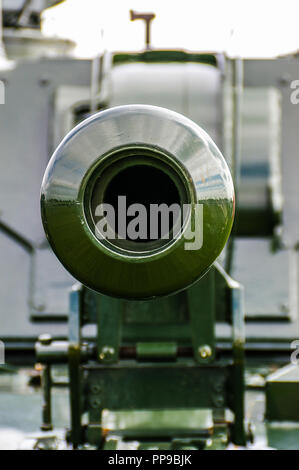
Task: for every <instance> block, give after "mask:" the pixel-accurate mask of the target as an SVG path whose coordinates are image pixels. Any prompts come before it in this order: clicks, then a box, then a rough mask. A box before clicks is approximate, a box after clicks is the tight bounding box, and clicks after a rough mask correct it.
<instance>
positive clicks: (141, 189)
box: [94, 165, 181, 243]
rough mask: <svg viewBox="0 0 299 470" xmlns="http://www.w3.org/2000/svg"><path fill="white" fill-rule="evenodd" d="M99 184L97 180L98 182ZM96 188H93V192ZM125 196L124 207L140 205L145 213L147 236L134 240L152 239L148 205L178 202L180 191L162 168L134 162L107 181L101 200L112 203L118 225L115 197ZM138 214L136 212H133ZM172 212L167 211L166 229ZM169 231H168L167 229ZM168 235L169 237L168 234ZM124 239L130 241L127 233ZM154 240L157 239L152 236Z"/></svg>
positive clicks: (160, 231) (159, 224)
mask: <svg viewBox="0 0 299 470" xmlns="http://www.w3.org/2000/svg"><path fill="white" fill-rule="evenodd" d="M99 184H100V182H99ZM95 190H96V187H95V188H94V191H95ZM119 196H126V206H127V208H128V207H129V206H130V205H131V204H135V203H138V204H142V205H143V206H144V207H145V208H146V213H147V238H146V239H144V238H142V239H141V238H137V239H134V240H133V241H134V242H142V243H146V242H151V241H153V240H152V239H151V238H150V205H151V204H158V205H160V204H166V205H167V206H171V205H172V204H178V205H180V204H181V200H180V195H179V191H178V189H177V186H176V184H175V183H174V181H173V180H172V178H171V177H170V176H169V175H168V174H167V173H166V172H164V171H163V170H161V169H159V168H156V167H153V166H149V165H135V166H130V167H127V168H125V169H123V170H121V171H120V172H119V173H117V174H116V175H115V176H114V177H113V178H112V179H111V181H110V182H109V183H108V185H107V188H106V190H105V192H104V201H103V202H104V203H108V204H110V205H112V206H113V208H114V211H115V227H116V232H117V227H118V197H119ZM136 215H137V214H136ZM136 215H134V216H127V219H126V220H127V226H128V224H129V222H130V221H131V220H133V219H135V217H136ZM174 222H175V220H174V217H173V213H172V212H171V211H170V216H169V229H170V230H171V229H172V227H173V225H174ZM161 228H162V227H161V215H160V214H159V219H158V238H161V237H162V230H161ZM167 234H168V232H167ZM169 238H171V237H169ZM126 239H127V240H132V239H131V238H130V236H129V235H127V238H126ZM155 239H156V238H155Z"/></svg>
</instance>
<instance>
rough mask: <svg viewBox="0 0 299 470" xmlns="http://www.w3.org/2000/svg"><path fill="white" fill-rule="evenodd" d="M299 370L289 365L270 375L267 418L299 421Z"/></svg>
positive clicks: (267, 388)
mask: <svg viewBox="0 0 299 470" xmlns="http://www.w3.org/2000/svg"><path fill="white" fill-rule="evenodd" d="M298 396H299V368H298V365H296V364H289V365H287V366H285V367H282V368H281V369H278V371H276V372H274V373H273V374H270V375H269V376H268V377H267V381H266V418H267V419H268V420H269V421H292V422H296V421H297V422H298V421H299V400H298Z"/></svg>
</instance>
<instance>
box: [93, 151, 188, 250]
mask: <svg viewBox="0 0 299 470" xmlns="http://www.w3.org/2000/svg"><path fill="white" fill-rule="evenodd" d="M117 157H118V158H115V156H114V159H113V160H112V161H111V162H110V164H109V163H108V162H107V163H106V165H105V167H104V168H103V169H102V171H100V172H97V171H96V170H95V175H96V176H94V178H93V179H94V181H93V184H92V190H91V191H90V196H89V200H90V203H89V208H90V216H91V217H90V218H89V220H91V224H90V223H89V225H90V228H91V229H92V231H93V233H94V235H95V236H96V237H97V238H98V239H99V240H100V241H101V242H102V243H106V244H108V245H110V248H111V247H114V248H117V249H121V250H126V251H129V252H134V253H135V254H138V253H152V252H153V251H156V250H161V249H163V248H165V246H166V245H168V244H171V243H173V242H174V241H175V239H176V238H178V237H179V236H180V233H181V231H182V228H183V225H184V222H185V219H186V217H187V215H188V214H187V211H186V209H184V205H185V206H186V204H187V203H188V202H189V201H190V197H189V194H188V188H187V184H186V177H184V175H183V174H182V173H181V171H180V168H177V167H176V165H175V164H174V162H173V161H171V160H170V159H169V158H168V157H161V155H160V154H158V153H157V154H156V153H154V152H152V151H149V150H146V151H145V150H143V151H142V153H141V152H140V153H139V154H138V153H136V151H135V152H134V153H133V155H132V152H130V153H129V154H125V155H123V154H121V155H118V156H117Z"/></svg>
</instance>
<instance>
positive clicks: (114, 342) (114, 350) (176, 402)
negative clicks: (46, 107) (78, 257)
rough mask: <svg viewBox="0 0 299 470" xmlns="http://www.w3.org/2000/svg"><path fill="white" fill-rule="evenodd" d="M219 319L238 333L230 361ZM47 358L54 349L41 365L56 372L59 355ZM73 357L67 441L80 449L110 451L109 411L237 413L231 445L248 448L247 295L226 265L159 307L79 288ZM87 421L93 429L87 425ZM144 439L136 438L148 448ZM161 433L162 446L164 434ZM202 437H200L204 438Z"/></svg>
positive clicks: (171, 433) (74, 300)
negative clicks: (93, 327) (90, 331)
mask: <svg viewBox="0 0 299 470" xmlns="http://www.w3.org/2000/svg"><path fill="white" fill-rule="evenodd" d="M215 299H221V300H222V301H221V302H220V303H217V302H216V301H215ZM217 319H220V320H221V321H224V320H226V321H228V322H229V323H230V324H231V326H232V349H231V351H230V353H229V354H227V353H226V354H225V355H224V354H222V352H221V351H219V350H217V349H216V341H215V324H216V320H217ZM90 323H96V324H97V335H96V338H95V340H94V341H91V342H90V344H89V345H88V351H87V349H86V345H84V342H83V341H82V339H81V328H82V327H83V326H84V325H86V324H90ZM168 327H169V331H168V335H165V331H166V330H167V329H168ZM48 347H50V346H48ZM53 348H54V349H55V344H54V343H53V346H52V350H53ZM47 351H48V350H47V347H44V348H43V349H42V350H41V351H39V360H40V361H41V362H43V359H44V362H45V363H47V364H49V361H51V357H53V362H55V361H56V362H61V358H59V354H58V353H56V354H55V355H53V354H52V356H51V355H50V358H49V354H47ZM67 351H68V352H67V353H66V356H67V361H68V368H69V391H70V410H71V413H70V414H71V429H70V432H69V433H68V439H69V441H70V442H71V443H72V445H73V447H74V448H77V447H78V446H79V445H81V444H84V443H86V442H88V443H90V444H93V445H96V446H98V447H102V446H103V445H104V442H105V439H104V437H105V433H106V432H107V431H105V430H104V429H102V426H101V415H102V411H103V410H104V409H109V410H112V411H116V410H157V409H160V410H175V409H176V410H179V409H186V410H187V409H190V410H192V409H204V408H205V409H210V410H216V411H218V412H219V411H220V410H223V409H230V410H231V411H232V412H233V414H234V419H233V422H232V423H231V440H232V441H233V442H234V443H235V444H239V445H245V444H246V435H245V425H244V307H243V288H242V286H240V284H238V283H237V282H235V281H233V280H232V279H231V278H230V277H229V276H228V275H227V274H226V272H225V271H224V270H223V269H222V268H221V267H220V266H219V265H217V264H216V265H215V266H214V267H213V268H212V269H211V270H210V271H209V273H208V274H207V275H206V276H205V277H204V278H203V279H201V280H200V281H199V282H198V283H197V284H196V285H194V286H193V287H191V288H189V289H188V290H187V291H185V292H182V293H180V294H177V295H175V296H172V297H167V298H164V299H161V300H157V301H147V302H133V303H132V302H125V301H121V300H117V299H112V298H108V297H105V296H101V295H99V294H96V293H95V292H92V291H90V290H88V289H86V288H85V287H83V286H76V287H75V288H74V289H73V290H72V292H71V296H70V315H69V343H68V349H67ZM47 367H49V365H48V366H47ZM45 386H46V391H45V392H44V397H45V399H46V400H45V403H46V405H45V410H46V412H47V414H46V421H47V424H48V425H49V423H50V424H51V416H50V414H51V409H50V404H51V403H50V400H51V393H50V390H51V387H52V386H53V383H51V380H47V381H45ZM47 402H48V405H47ZM44 413H45V412H44ZM84 413H87V415H88V423H87V424H86V423H85V424H83V421H82V416H83V414H84ZM44 421H45V419H44ZM144 432H145V431H144V430H143V431H142V432H141V431H140V433H139V434H138V433H137V434H138V435H139V438H140V439H141V440H142V438H143V437H144ZM156 432H157V436H156V437H157V438H158V437H159V436H160V434H161V432H160V431H159V429H157V431H156ZM201 433H202V430H200V429H199V430H198V436H200V434H201ZM122 434H126V433H125V431H122ZM152 434H153V431H152V430H151V435H152ZM166 434H167V436H168V439H170V440H171V439H173V438H178V439H180V437H182V436H181V431H179V430H176V429H169V430H168V432H167V433H166ZM191 434H192V433H191ZM138 435H137V436H136V435H135V438H138ZM128 436H129V434H128V435H127V437H128ZM167 436H164V438H167ZM184 437H186V436H184ZM187 437H188V436H187Z"/></svg>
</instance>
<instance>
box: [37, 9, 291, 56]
mask: <svg viewBox="0 0 299 470" xmlns="http://www.w3.org/2000/svg"><path fill="white" fill-rule="evenodd" d="M130 9H133V10H136V11H138V12H154V13H156V19H155V20H154V21H153V25H152V45H153V47H156V48H185V49H190V50H199V51H202V50H210V51H221V52H222V51H225V52H228V53H229V54H231V55H237V56H238V55H240V56H244V57H269V56H270V57H273V56H275V55H278V54H284V53H287V52H292V51H294V50H297V49H299V0H248V1H247V0H205V1H202V0H183V1H182V0H66V1H65V2H64V3H62V4H60V5H58V6H56V7H53V8H51V9H49V10H48V11H46V12H45V13H44V31H45V32H46V33H47V34H51V35H52V34H55V35H61V36H63V37H68V38H71V39H74V40H75V41H76V42H77V43H78V47H77V53H78V55H81V56H92V55H94V54H95V53H98V52H100V51H101V49H102V48H103V44H105V47H106V48H108V49H109V50H140V49H142V48H143V46H144V25H143V24H142V23H143V22H140V21H135V22H134V23H132V22H130V20H129V11H130ZM102 31H104V35H103V38H104V39H103V38H102Z"/></svg>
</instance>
